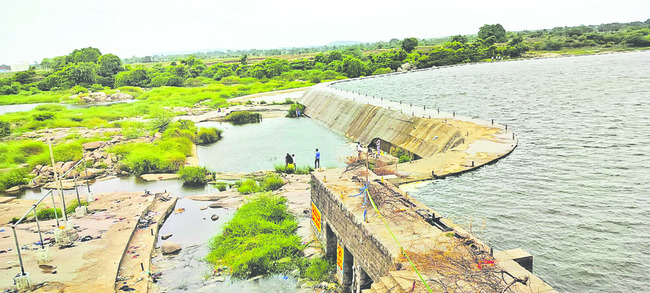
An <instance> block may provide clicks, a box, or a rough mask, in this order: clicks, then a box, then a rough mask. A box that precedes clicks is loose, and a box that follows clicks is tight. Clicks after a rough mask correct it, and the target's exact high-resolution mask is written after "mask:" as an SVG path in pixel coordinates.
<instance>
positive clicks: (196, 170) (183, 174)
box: [178, 166, 210, 185]
mask: <svg viewBox="0 0 650 293" xmlns="http://www.w3.org/2000/svg"><path fill="white" fill-rule="evenodd" d="M209 173H210V172H209V171H208V169H206V168H205V167H194V166H187V167H182V168H181V169H180V170H178V175H180V179H181V181H183V184H184V185H205V184H206V183H208V175H209Z"/></svg>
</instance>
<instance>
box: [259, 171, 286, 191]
mask: <svg viewBox="0 0 650 293" xmlns="http://www.w3.org/2000/svg"><path fill="white" fill-rule="evenodd" d="M282 185H284V180H283V179H282V177H280V176H278V175H276V174H268V175H266V176H265V177H264V180H262V182H261V184H260V188H261V189H262V190H263V191H274V190H278V189H280V187H282Z"/></svg>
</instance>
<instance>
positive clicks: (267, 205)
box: [206, 194, 303, 278]
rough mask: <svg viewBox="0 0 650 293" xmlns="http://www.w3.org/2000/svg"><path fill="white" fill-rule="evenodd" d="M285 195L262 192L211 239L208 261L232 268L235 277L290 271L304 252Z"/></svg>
mask: <svg viewBox="0 0 650 293" xmlns="http://www.w3.org/2000/svg"><path fill="white" fill-rule="evenodd" d="M286 202H287V200H286V198H284V197H280V196H275V195H272V194H260V195H259V196H257V197H253V198H251V199H250V200H249V201H248V202H247V203H246V204H244V205H242V206H241V208H239V210H238V211H237V213H235V216H234V217H233V219H232V220H231V221H230V222H228V223H227V224H226V225H225V227H224V229H223V232H222V233H221V235H218V236H216V237H214V238H212V240H211V241H210V253H209V254H208V255H207V256H206V260H207V261H208V262H209V263H212V264H213V265H215V266H220V265H226V266H229V267H231V274H232V276H233V277H235V278H251V277H254V276H259V275H267V274H274V273H281V272H286V271H289V270H290V269H291V268H292V263H293V262H294V261H295V260H297V259H298V258H299V257H300V256H301V255H302V248H303V247H302V245H301V243H300V237H298V236H296V235H295V232H296V230H297V228H298V223H297V222H296V220H295V218H294V216H293V215H291V213H290V212H289V211H288V209H287V205H286Z"/></svg>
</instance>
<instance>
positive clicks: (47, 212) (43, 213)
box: [36, 200, 88, 221]
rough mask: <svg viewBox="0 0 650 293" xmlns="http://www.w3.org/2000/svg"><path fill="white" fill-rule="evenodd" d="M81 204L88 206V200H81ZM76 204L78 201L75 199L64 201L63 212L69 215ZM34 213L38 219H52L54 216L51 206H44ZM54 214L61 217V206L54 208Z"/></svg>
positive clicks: (77, 204)
mask: <svg viewBox="0 0 650 293" xmlns="http://www.w3.org/2000/svg"><path fill="white" fill-rule="evenodd" d="M81 205H82V206H88V202H85V201H81ZM78 206H79V202H77V201H76V200H72V201H69V202H66V205H65V213H66V214H67V215H70V214H72V213H74V210H75V209H76V208H77V207H78ZM36 215H37V216H38V220H39V221H41V220H43V221H44V220H50V219H54V216H55V215H54V209H53V208H44V209H41V210H38V211H37V212H36ZM56 216H58V217H59V218H61V217H63V214H62V213H61V208H56Z"/></svg>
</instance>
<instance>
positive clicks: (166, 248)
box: [161, 241, 181, 254]
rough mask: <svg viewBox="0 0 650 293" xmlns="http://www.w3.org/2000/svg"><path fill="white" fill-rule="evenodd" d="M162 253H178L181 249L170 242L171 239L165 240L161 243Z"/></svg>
mask: <svg viewBox="0 0 650 293" xmlns="http://www.w3.org/2000/svg"><path fill="white" fill-rule="evenodd" d="M161 249H162V253H163V254H172V253H178V252H180V251H181V246H180V245H178V244H176V243H174V242H171V241H166V242H165V243H163V245H162V248H161Z"/></svg>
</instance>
